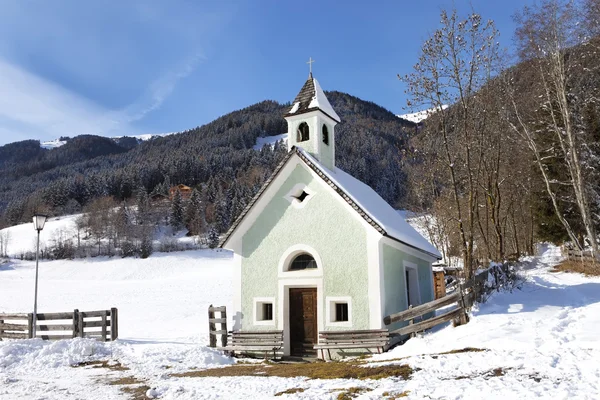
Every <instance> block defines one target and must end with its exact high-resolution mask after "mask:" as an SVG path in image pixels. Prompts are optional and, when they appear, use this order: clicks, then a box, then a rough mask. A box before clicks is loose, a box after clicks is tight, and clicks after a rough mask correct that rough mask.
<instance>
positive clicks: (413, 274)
mask: <svg viewBox="0 0 600 400" xmlns="http://www.w3.org/2000/svg"><path fill="white" fill-rule="evenodd" d="M407 272H408V275H409V279H410V280H411V281H412V283H414V285H410V288H411V293H414V294H415V298H416V301H417V304H413V307H416V306H418V305H419V304H422V302H421V288H420V286H419V268H418V267H417V264H414V263H411V262H408V261H404V280H405V282H404V285H405V287H404V293H406V307H407V308H408V306H409V305H410V299H409V298H408V287H409V282H408V280H407V279H406V273H407Z"/></svg>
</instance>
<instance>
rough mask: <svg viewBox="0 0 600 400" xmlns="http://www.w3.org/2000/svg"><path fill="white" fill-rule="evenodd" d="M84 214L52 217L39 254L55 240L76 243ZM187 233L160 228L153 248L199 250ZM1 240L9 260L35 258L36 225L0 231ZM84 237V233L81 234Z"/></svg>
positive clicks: (155, 236)
mask: <svg viewBox="0 0 600 400" xmlns="http://www.w3.org/2000/svg"><path fill="white" fill-rule="evenodd" d="M81 215H82V214H73V215H66V216H62V217H53V218H49V219H48V220H47V221H46V224H45V226H44V229H43V230H42V232H41V234H40V251H45V250H47V249H50V248H52V247H53V246H55V241H56V240H57V239H58V238H61V239H62V240H63V241H64V240H70V241H71V242H72V243H74V244H76V243H77V227H76V220H77V218H79V217H80V216H81ZM186 233H187V231H185V230H181V231H179V232H176V233H175V234H173V232H172V229H171V227H169V226H164V225H162V226H160V229H156V230H155V232H154V241H153V243H154V248H155V249H158V248H160V243H161V241H162V240H164V239H169V240H172V241H175V242H177V243H178V244H179V245H180V246H181V248H184V249H185V248H191V249H193V248H198V247H199V246H198V245H196V239H197V237H191V236H185V234H186ZM0 235H1V236H0V238H1V239H2V241H3V246H4V251H5V252H6V254H7V255H8V256H9V257H12V258H20V257H21V255H24V254H25V255H26V254H27V253H32V254H33V255H35V246H36V240H37V233H36V231H35V230H34V229H33V222H29V223H27V224H20V225H14V226H11V227H8V228H4V229H2V230H0ZM82 236H84V235H83V233H82ZM81 243H82V244H90V243H92V244H93V243H94V242H93V239H91V238H87V239H86V238H83V237H82V239H81Z"/></svg>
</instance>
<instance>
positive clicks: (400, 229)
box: [297, 148, 442, 258]
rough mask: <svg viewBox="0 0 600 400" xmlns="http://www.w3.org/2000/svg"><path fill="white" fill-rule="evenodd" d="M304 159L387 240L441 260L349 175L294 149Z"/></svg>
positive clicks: (422, 240) (365, 187) (387, 208)
mask: <svg viewBox="0 0 600 400" xmlns="http://www.w3.org/2000/svg"><path fill="white" fill-rule="evenodd" d="M297 151H298V152H299V153H301V154H302V155H303V156H304V157H306V158H308V159H309V160H310V161H311V162H312V163H313V164H314V165H315V167H317V168H318V169H320V170H321V172H322V173H323V174H324V175H326V176H327V177H328V178H329V179H331V180H332V181H333V182H334V183H335V185H336V186H338V187H339V188H340V189H341V190H342V191H343V192H344V193H345V194H346V195H347V196H349V197H350V198H351V199H352V200H353V201H354V203H356V204H357V205H358V206H359V207H360V208H362V210H363V211H364V212H365V213H366V214H367V215H368V216H369V217H370V218H371V219H372V220H373V221H375V222H376V223H377V225H379V226H380V227H381V228H383V230H384V231H385V234H387V236H390V237H391V238H393V239H396V240H398V241H400V242H402V243H405V244H407V245H409V246H410V247H415V248H417V249H419V250H423V251H425V252H427V253H429V254H431V255H433V256H434V257H438V258H441V257H442V255H441V254H440V252H439V251H438V250H437V249H436V248H435V247H434V246H433V245H432V244H431V243H429V242H428V241H427V239H425V238H424V237H423V236H421V234H420V233H419V232H417V231H416V230H415V228H413V227H412V226H410V225H409V224H408V222H406V221H405V220H404V218H402V216H401V215H400V214H398V212H397V211H396V210H394V208H393V207H392V206H390V205H389V204H388V203H387V202H386V201H385V200H384V199H382V198H381V196H379V195H378V194H377V192H375V190H373V189H372V188H371V187H370V186H368V185H366V184H364V183H362V182H361V181H359V180H358V179H356V178H354V177H353V176H352V175H350V174H348V173H346V172H344V171H342V170H341V169H339V168H335V171H331V170H329V169H327V168H326V167H324V166H323V165H322V164H321V163H319V161H317V160H316V159H315V158H314V157H313V156H312V155H310V154H309V153H307V152H306V151H304V150H303V149H300V148H299V149H297Z"/></svg>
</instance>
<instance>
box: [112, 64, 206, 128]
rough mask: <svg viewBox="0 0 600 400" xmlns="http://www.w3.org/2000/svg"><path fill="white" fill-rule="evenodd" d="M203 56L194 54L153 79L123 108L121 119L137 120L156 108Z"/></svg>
mask: <svg viewBox="0 0 600 400" xmlns="http://www.w3.org/2000/svg"><path fill="white" fill-rule="evenodd" d="M203 58H204V57H203V56H202V55H200V54H196V55H195V56H193V57H191V58H190V59H189V60H187V61H185V62H183V63H182V65H181V66H179V67H178V68H174V69H173V70H172V71H170V72H169V73H167V74H166V75H165V76H163V77H161V78H159V79H157V80H155V81H154V82H152V84H150V86H148V88H147V89H146V91H145V93H144V94H143V95H142V96H140V98H139V99H138V100H137V101H136V102H134V103H133V104H131V105H129V106H128V107H126V108H125V109H124V110H123V112H122V113H123V119H124V120H125V121H128V122H134V121H138V120H140V119H142V118H144V116H145V115H146V114H148V113H150V112H152V111H154V110H156V109H158V108H160V106H161V105H162V104H163V102H164V101H165V100H166V99H167V98H168V97H169V96H170V95H171V93H173V90H174V89H175V86H177V83H178V82H179V81H180V80H182V79H184V78H186V77H187V76H189V75H190V74H191V73H192V72H193V71H194V70H195V69H196V67H197V66H198V64H199V63H200V61H201V60H202V59H203Z"/></svg>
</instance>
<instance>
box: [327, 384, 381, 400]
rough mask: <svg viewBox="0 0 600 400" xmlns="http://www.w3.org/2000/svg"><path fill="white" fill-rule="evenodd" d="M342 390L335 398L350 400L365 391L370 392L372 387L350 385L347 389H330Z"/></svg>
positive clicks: (334, 390)
mask: <svg viewBox="0 0 600 400" xmlns="http://www.w3.org/2000/svg"><path fill="white" fill-rule="evenodd" d="M340 390H341V391H342V392H341V393H340V394H338V396H337V400H352V399H353V398H355V397H358V395H360V394H362V393H365V392H370V391H371V390H373V389H369V388H365V387H351V388H349V389H333V390H330V392H338V391H340Z"/></svg>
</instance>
